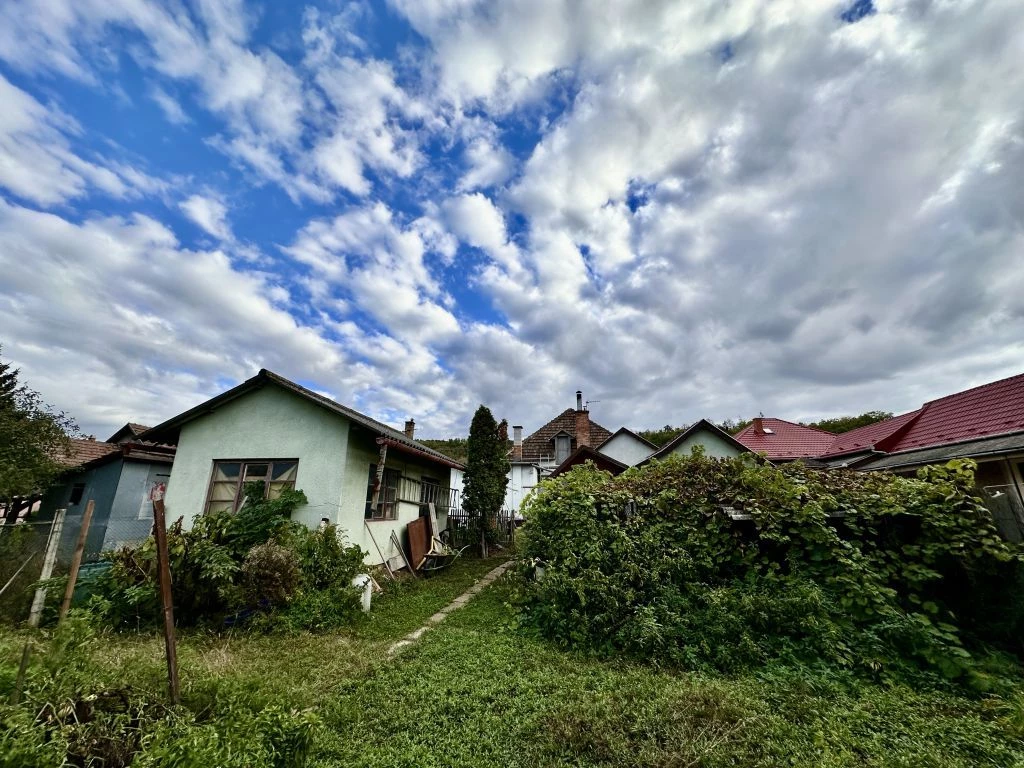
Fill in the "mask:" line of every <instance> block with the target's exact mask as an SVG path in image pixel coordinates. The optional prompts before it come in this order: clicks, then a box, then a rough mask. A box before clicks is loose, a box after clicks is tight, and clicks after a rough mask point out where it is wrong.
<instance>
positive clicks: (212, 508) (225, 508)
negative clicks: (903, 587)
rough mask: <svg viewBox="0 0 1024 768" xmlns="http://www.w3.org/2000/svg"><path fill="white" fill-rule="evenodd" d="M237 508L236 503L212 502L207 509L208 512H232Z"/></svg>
mask: <svg viewBox="0 0 1024 768" xmlns="http://www.w3.org/2000/svg"><path fill="white" fill-rule="evenodd" d="M234 508H235V505H234V502H230V501H211V502H210V503H209V505H208V506H207V507H206V511H207V512H230V511H231V510H233V509H234Z"/></svg>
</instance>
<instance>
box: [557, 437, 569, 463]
mask: <svg viewBox="0 0 1024 768" xmlns="http://www.w3.org/2000/svg"><path fill="white" fill-rule="evenodd" d="M569 440H570V438H569V436H568V435H567V434H565V433H564V432H562V433H561V434H558V435H555V463H556V464H561V463H562V462H563V461H565V460H566V459H568V458H569Z"/></svg>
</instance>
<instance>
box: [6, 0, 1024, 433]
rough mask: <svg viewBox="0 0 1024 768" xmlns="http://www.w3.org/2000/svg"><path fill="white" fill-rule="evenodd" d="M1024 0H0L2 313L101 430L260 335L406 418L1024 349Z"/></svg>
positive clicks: (345, 391)
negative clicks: (1023, 20)
mask: <svg viewBox="0 0 1024 768" xmlns="http://www.w3.org/2000/svg"><path fill="white" fill-rule="evenodd" d="M1022 61H1024V25H1022V24H1020V4H1019V0H990V1H987V2H986V1H979V2H973V1H972V0H957V1H956V2H951V1H949V0H853V1H852V2H850V1H849V0H844V2H840V3H835V2H828V1H825V0H773V1H772V2H765V1H764V0H732V1H731V2H721V0H686V2H657V1H656V0H623V1H622V2H610V1H608V0H599V1H597V2H583V1H582V0H506V1H505V2H501V3H493V2H485V1H484V0H480V1H478V0H388V2H386V3H383V2H382V3H364V2H350V3H346V2H325V3H321V4H315V3H312V4H308V5H303V4H302V3H277V2H268V3H265V4H249V3H243V2H240V0H180V1H175V2H166V3H157V2H151V1H150V0H8V1H7V2H4V3H0V316H2V318H3V319H2V322H0V344H2V351H3V356H4V358H6V359H8V360H10V361H13V362H14V363H15V364H16V365H17V366H19V367H20V369H21V372H22V378H23V380H24V381H25V382H27V383H28V384H29V385H30V386H31V387H33V388H34V389H36V390H38V391H39V392H41V393H42V394H43V396H44V397H45V399H46V400H47V401H48V402H49V403H51V404H53V405H54V406H55V407H57V408H60V409H62V410H65V411H67V412H68V413H70V414H71V415H72V416H73V417H74V418H75V419H77V421H78V423H79V425H80V426H81V427H82V429H83V430H84V431H85V432H87V433H92V434H96V435H97V436H98V437H99V438H100V439H102V438H103V437H106V436H107V435H109V434H110V433H112V432H113V431H114V430H115V429H116V428H117V427H118V426H119V425H121V424H123V423H125V422H126V421H129V420H130V421H134V422H140V423H144V424H155V423H158V422H160V421H162V420H164V419H167V418H169V417H171V416H173V415H175V414H177V413H179V412H181V411H183V410H185V409H186V408H189V407H191V406H193V405H195V404H197V403H199V402H201V401H202V400H204V399H206V398H208V397H211V396H213V395H215V394H217V393H219V392H221V391H223V390H224V389H227V388H228V387H230V386H233V385H234V384H236V383H238V382H240V381H242V380H244V379H246V378H248V377H250V376H252V375H254V374H255V373H256V372H257V371H258V370H259V369H260V368H261V367H266V368H269V369H271V370H273V371H275V372H277V373H279V374H281V375H283V376H286V377H288V378H291V379H293V380H295V381H298V382H300V383H302V384H304V385H306V386H308V387H310V388H312V389H315V390H316V391H318V392H322V393H325V394H328V395H330V396H332V397H334V398H336V399H338V400H340V401H341V402H344V403H346V404H348V405H350V406H352V407H355V408H357V409H359V410H361V411H363V412H364V413H367V414H369V415H371V416H374V417H376V418H379V419H382V420H384V421H386V422H389V423H391V424H394V425H401V423H402V422H403V421H404V420H405V419H406V418H409V417H413V418H415V419H416V421H417V424H418V434H419V435H421V436H424V437H451V436H460V435H465V434H466V433H467V431H468V425H469V421H470V419H471V416H472V413H473V411H474V410H475V409H476V407H477V406H478V405H479V404H481V403H484V404H487V405H488V406H489V407H490V408H491V409H492V411H494V413H495V415H496V416H497V417H498V418H507V419H508V420H509V422H510V423H512V424H522V425H524V426H525V427H526V428H527V431H530V430H532V429H534V428H536V427H538V426H540V425H541V424H542V423H544V422H545V421H547V420H548V419H549V418H551V417H552V416H554V415H555V414H557V413H558V412H560V411H562V410H564V409H565V408H568V407H572V406H573V405H574V404H575V394H574V393H575V391H576V390H577V389H581V390H583V392H584V397H585V399H587V400H589V401H592V402H591V413H592V416H593V418H594V419H595V420H596V421H598V422H599V423H601V424H603V425H605V426H606V427H609V428H611V429H613V430H614V429H616V428H618V427H619V426H623V425H625V426H630V427H632V428H636V429H640V428H646V427H653V426H660V425H663V424H666V423H671V424H683V423H688V422H691V421H694V420H696V419H698V418H701V417H707V418H710V419H714V420H722V419H727V418H737V417H743V416H751V415H756V414H758V413H763V414H764V415H766V416H775V417H779V418H788V419H794V420H810V419H818V418H823V417H831V416H837V415H843V414H854V413H860V412H863V411H866V410H875V409H879V410H889V411H895V412H900V411H905V410H910V409H913V408H916V407H917V406H919V405H920V404H921V403H922V402H923V401H925V400H928V399H930V398H933V397H937V396H941V395H944V394H949V393H952V392H955V391H958V390H961V389H964V388H966V387H969V386H973V385H977V384H982V383H985V382H988V381H992V380H995V379H999V378H1002V377H1005V376H1009V375H1013V374H1016V373H1020V372H1021V371H1024V184H1022V183H1021V179H1024V67H1022V66H1021V62H1022Z"/></svg>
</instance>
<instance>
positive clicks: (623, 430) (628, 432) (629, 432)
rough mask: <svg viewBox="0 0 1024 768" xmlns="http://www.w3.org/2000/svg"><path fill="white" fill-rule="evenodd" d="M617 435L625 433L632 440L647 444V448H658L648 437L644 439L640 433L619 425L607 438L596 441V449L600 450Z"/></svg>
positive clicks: (654, 449) (591, 428)
mask: <svg viewBox="0 0 1024 768" xmlns="http://www.w3.org/2000/svg"><path fill="white" fill-rule="evenodd" d="M590 430H591V433H593V430H594V427H593V424H591V427H590ZM619 435H626V436H628V437H632V438H633V439H634V440H636V441H637V442H639V443H643V444H644V445H646V446H647V447H648V448H650V449H651V450H652V451H656V450H658V446H656V445H655V444H654V443H652V442H651V441H650V440H648V439H646V438H644V437H640V435H638V434H637V433H636V432H634V431H633V430H631V429H627V428H626V427H619V428H618V429H617V430H615V431H614V432H613V433H612V434H611V435H609V436H608V438H607V439H605V440H602V441H601V442H600V443H598V445H597V450H599V451H600V450H601V448H603V447H604V446H605V445H607V444H608V443H610V442H611V441H612V440H614V439H615V438H616V437H618V436H619Z"/></svg>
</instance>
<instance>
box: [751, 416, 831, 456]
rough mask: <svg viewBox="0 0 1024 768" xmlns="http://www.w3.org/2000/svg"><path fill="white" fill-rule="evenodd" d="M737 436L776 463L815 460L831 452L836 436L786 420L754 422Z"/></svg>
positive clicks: (757, 419) (754, 450) (765, 419)
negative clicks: (826, 452)
mask: <svg viewBox="0 0 1024 768" xmlns="http://www.w3.org/2000/svg"><path fill="white" fill-rule="evenodd" d="M733 437H735V438H736V440H737V441H739V442H741V443H743V445H745V446H746V447H747V448H749V449H750V450H751V451H753V452H754V453H760V454H763V455H764V456H765V457H767V458H768V459H769V460H770V461H771V462H772V463H776V464H779V463H783V462H787V461H797V460H801V459H804V460H806V459H812V458H814V457H816V456H820V455H821V454H822V453H823V452H824V451H827V450H828V448H829V446H830V445H832V442H833V441H834V440H835V439H836V435H834V434H832V433H831V432H826V431H825V430H823V429H816V428H815V427H808V426H805V425H803V424H796V423H794V422H792V421H785V420H783V419H767V418H764V417H763V416H762V417H759V418H756V419H754V420H753V421H752V422H751V423H750V424H748V425H747V426H746V427H744V428H743V429H741V430H740V431H739V432H737V433H736V434H735V435H733Z"/></svg>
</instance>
